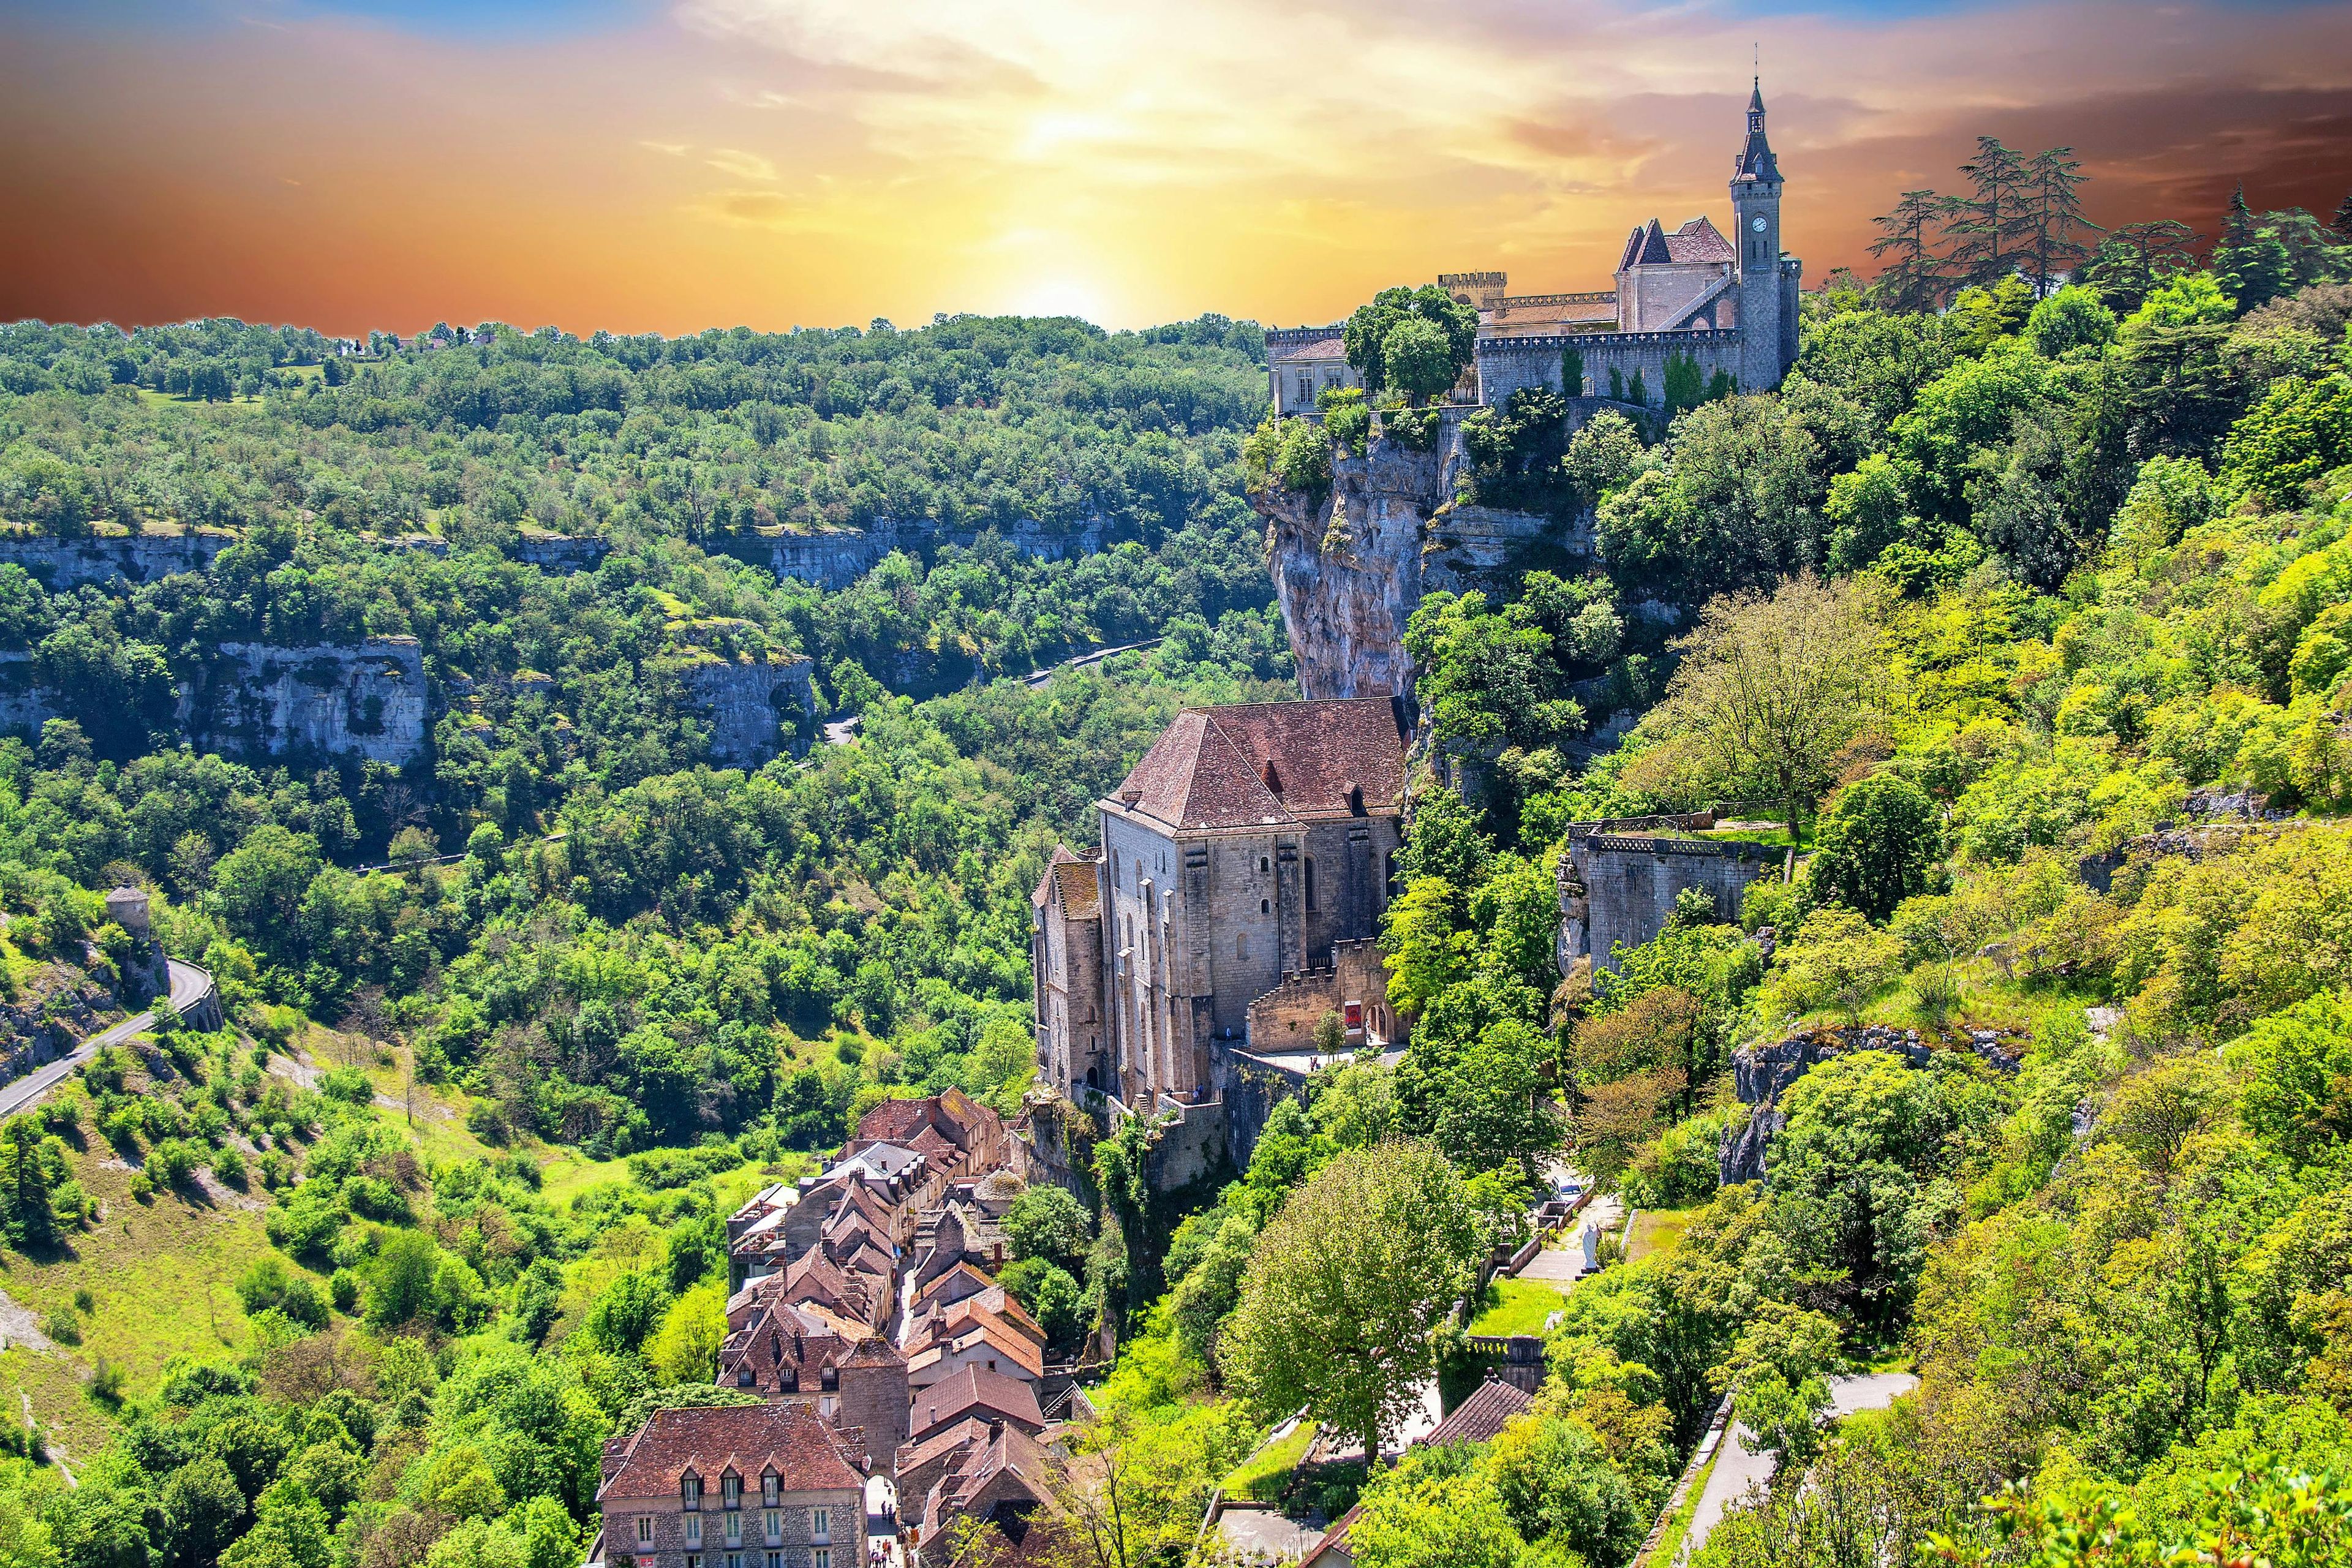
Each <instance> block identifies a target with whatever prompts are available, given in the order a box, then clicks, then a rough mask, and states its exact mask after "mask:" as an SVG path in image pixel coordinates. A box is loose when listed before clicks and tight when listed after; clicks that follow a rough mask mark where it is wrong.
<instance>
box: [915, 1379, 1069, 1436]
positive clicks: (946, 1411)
mask: <svg viewBox="0 0 2352 1568" xmlns="http://www.w3.org/2000/svg"><path fill="white" fill-rule="evenodd" d="M968 1415H983V1416H984V1415H999V1416H1002V1417H1003V1418H1004V1419H1005V1420H1007V1421H1013V1422H1019V1423H1021V1424H1022V1425H1023V1426H1024V1429H1026V1430H1028V1431H1031V1432H1040V1431H1043V1430H1044V1429H1045V1412H1044V1411H1042V1410H1040V1409H1038V1408H1037V1391H1036V1390H1035V1389H1034V1388H1032V1387H1031V1386H1030V1385H1029V1384H1025V1383H1023V1382H1021V1381H1020V1380H1019V1379H1017V1378H1011V1377H1006V1376H1005V1375H1004V1374H1003V1373H995V1372H991V1371H989V1370H988V1369H987V1368H986V1367H979V1366H967V1367H962V1368H960V1369H958V1371H957V1372H956V1373H955V1375H953V1376H952V1377H949V1378H945V1379H943V1380H941V1381H940V1382H938V1383H935V1384H932V1385H931V1386H930V1387H929V1388H926V1389H924V1390H922V1391H921V1392H920V1393H919V1394H916V1395H915V1404H914V1408H913V1409H912V1410H910V1411H908V1413H907V1436H908V1438H909V1439H910V1440H911V1441H913V1442H917V1443H919V1442H921V1441H922V1440H923V1439H924V1438H926V1437H928V1436H931V1434H933V1433H934V1432H937V1431H938V1430H939V1429H940V1427H942V1426H947V1425H949V1424H950V1423H951V1422H956V1421H961V1420H962V1419H963V1418H964V1417H966V1416H968Z"/></svg>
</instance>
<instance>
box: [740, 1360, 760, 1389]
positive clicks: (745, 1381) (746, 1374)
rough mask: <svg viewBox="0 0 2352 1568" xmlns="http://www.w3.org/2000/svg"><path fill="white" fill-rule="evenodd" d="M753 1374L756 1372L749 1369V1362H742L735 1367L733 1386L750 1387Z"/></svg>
mask: <svg viewBox="0 0 2352 1568" xmlns="http://www.w3.org/2000/svg"><path fill="white" fill-rule="evenodd" d="M755 1375H756V1374H754V1373H753V1372H752V1371H751V1363H750V1362H748V1361H747V1362H745V1363H742V1364H741V1365H740V1366H738V1367H737V1368H736V1369H735V1386H736V1387H738V1388H749V1387H751V1384H752V1382H753V1379H754V1377H755Z"/></svg>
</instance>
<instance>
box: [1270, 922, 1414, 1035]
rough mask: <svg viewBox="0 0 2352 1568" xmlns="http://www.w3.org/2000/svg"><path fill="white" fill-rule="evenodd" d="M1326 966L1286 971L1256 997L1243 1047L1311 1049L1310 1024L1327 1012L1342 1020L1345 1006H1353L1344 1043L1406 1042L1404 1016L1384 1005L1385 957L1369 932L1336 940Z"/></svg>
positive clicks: (1386, 980)
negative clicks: (1354, 1011) (1352, 939)
mask: <svg viewBox="0 0 2352 1568" xmlns="http://www.w3.org/2000/svg"><path fill="white" fill-rule="evenodd" d="M1332 961H1333V962H1332V963H1331V965H1330V966H1329V967H1328V968H1323V969H1312V970H1308V971H1307V972H1306V973H1296V974H1286V975H1284V976H1283V977H1282V984H1279V985H1277V986H1276V987H1275V988H1274V989H1273V990H1271V991H1269V992H1267V993H1266V994H1265V995H1263V996H1260V997H1258V998H1257V999H1256V1000H1255V1001H1254V1002H1252V1003H1251V1004H1250V1007H1249V1034H1248V1040H1249V1049H1250V1050H1251V1052H1252V1053H1254V1054H1255V1055H1259V1056H1266V1055H1291V1054H1296V1053H1297V1052H1299V1051H1312V1050H1314V1049H1315V1048H1316V1047H1315V1026H1316V1025H1318V1024H1319V1023H1321V1022H1322V1021H1323V1019H1324V1017H1325V1016H1327V1015H1329V1014H1334V1013H1336V1014H1338V1015H1339V1018H1340V1021H1341V1023H1342V1024H1343V1025H1344V1024H1345V1023H1346V1022H1347V1016H1348V1005H1349V1003H1351V1002H1352V1003H1354V1004H1355V1005H1356V1008H1357V1019H1356V1026H1354V1027H1353V1028H1350V1029H1349V1031H1348V1048H1349V1050H1360V1049H1361V1048H1362V1047H1364V1045H1365V1044H1366V1043H1367V1040H1368V1039H1370V1041H1373V1042H1376V1043H1378V1044H1379V1045H1381V1047H1383V1048H1389V1047H1402V1046H1403V1045H1404V1044H1405V1043H1406V1039H1407V1034H1408V1031H1407V1027H1406V1026H1405V1023H1404V1021H1403V1020H1402V1018H1399V1017H1398V1016H1396V1015H1395V1014H1394V1013H1392V1012H1391V1011H1390V1010H1389V1004H1388V984H1389V971H1388V961H1387V960H1386V959H1384V958H1383V957H1381V950H1380V944H1379V943H1378V942H1375V941H1373V940H1372V939H1371V938H1370V937H1365V938H1362V939H1361V940H1360V941H1356V942H1338V943H1335V944H1334V945H1333V948H1332Z"/></svg>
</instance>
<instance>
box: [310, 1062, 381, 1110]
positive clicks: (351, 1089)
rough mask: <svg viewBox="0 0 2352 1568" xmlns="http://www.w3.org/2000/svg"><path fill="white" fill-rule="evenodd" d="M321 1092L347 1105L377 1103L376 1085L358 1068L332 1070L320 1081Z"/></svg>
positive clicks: (322, 1076) (329, 1069) (328, 1070)
mask: <svg viewBox="0 0 2352 1568" xmlns="http://www.w3.org/2000/svg"><path fill="white" fill-rule="evenodd" d="M319 1092H320V1094H323V1095H325V1096H326V1097H327V1098H328V1099H329V1100H340V1101H341V1102H342V1103H343V1104H345V1105H373V1104H374V1103H375V1085H374V1084H373V1083H370V1082H369V1081H368V1075H367V1074H365V1073H363V1072H362V1071H360V1069H359V1068H328V1069H327V1071H326V1072H325V1073H324V1074H322V1075H321V1076H320V1079H319Z"/></svg>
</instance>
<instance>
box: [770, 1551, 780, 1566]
mask: <svg viewBox="0 0 2352 1568" xmlns="http://www.w3.org/2000/svg"><path fill="white" fill-rule="evenodd" d="M768 1568H784V1554H783V1553H782V1552H769V1553H768Z"/></svg>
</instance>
